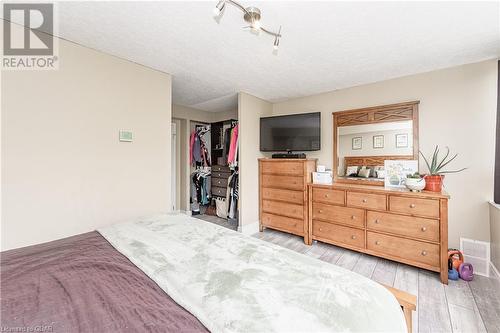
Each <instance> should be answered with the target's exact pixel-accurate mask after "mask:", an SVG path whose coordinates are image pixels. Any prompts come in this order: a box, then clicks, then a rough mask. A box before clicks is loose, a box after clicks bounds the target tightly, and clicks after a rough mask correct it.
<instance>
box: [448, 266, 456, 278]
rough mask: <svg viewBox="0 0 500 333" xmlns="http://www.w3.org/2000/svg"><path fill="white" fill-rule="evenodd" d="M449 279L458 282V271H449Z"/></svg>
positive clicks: (453, 269)
mask: <svg viewBox="0 0 500 333" xmlns="http://www.w3.org/2000/svg"><path fill="white" fill-rule="evenodd" d="M448 279H450V280H458V271H457V270H456V269H455V268H452V269H449V270H448Z"/></svg>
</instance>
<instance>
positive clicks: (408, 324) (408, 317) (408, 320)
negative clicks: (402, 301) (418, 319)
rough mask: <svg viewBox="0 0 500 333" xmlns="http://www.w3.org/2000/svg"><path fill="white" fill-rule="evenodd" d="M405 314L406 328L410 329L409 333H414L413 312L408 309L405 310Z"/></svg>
mask: <svg viewBox="0 0 500 333" xmlns="http://www.w3.org/2000/svg"><path fill="white" fill-rule="evenodd" d="M401 308H402V309H403V313H404V316H405V320H406V327H407V328H408V333H412V332H411V331H412V326H411V325H412V324H411V315H412V310H410V309H408V308H403V307H401Z"/></svg>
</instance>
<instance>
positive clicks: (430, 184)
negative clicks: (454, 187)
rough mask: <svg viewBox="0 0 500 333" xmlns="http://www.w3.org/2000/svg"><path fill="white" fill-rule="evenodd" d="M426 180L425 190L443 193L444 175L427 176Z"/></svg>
mask: <svg viewBox="0 0 500 333" xmlns="http://www.w3.org/2000/svg"><path fill="white" fill-rule="evenodd" d="M424 178H425V188H424V190H426V191H432V192H441V190H442V189H443V179H444V176H443V175H427V176H425V177H424Z"/></svg>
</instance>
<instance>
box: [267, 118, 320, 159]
mask: <svg viewBox="0 0 500 333" xmlns="http://www.w3.org/2000/svg"><path fill="white" fill-rule="evenodd" d="M320 149H321V113H320V112H314V113H301V114H294V115H287V116H276V117H264V118H260V151H275V152H285V151H286V152H292V151H299V152H300V151H314V150H320Z"/></svg>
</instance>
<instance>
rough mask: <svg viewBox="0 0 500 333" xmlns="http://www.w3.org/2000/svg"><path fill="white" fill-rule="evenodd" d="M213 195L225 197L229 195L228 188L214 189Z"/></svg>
mask: <svg viewBox="0 0 500 333" xmlns="http://www.w3.org/2000/svg"><path fill="white" fill-rule="evenodd" d="M212 195H215V196H218V197H225V196H226V195H227V187H212Z"/></svg>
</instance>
